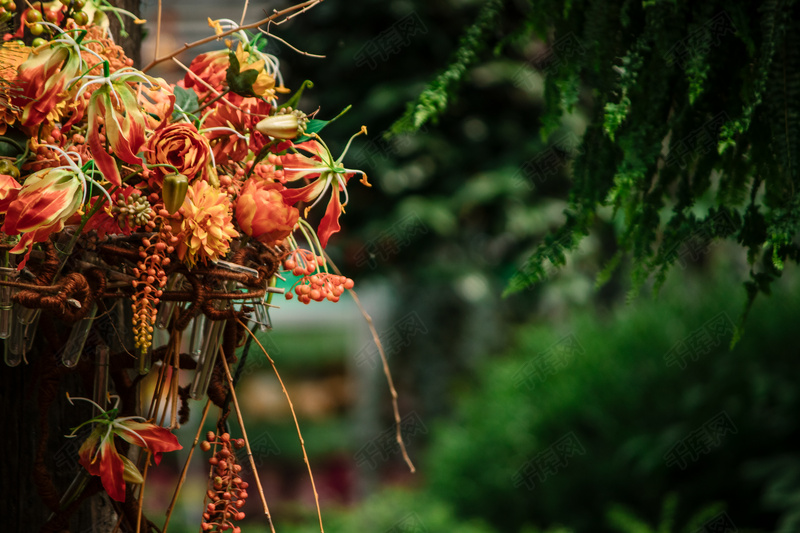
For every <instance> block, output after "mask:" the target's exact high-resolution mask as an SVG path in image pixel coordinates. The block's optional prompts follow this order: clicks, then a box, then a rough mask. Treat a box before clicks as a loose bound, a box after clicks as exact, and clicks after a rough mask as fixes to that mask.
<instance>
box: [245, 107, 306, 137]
mask: <svg viewBox="0 0 800 533" xmlns="http://www.w3.org/2000/svg"><path fill="white" fill-rule="evenodd" d="M256 129H257V130H258V131H259V132H261V133H263V134H264V135H268V136H270V137H272V138H274V139H295V138H297V137H298V136H299V135H301V134H302V133H303V131H305V121H304V120H301V119H300V118H299V117H298V116H297V115H296V114H295V113H286V114H279V115H272V116H271V117H267V118H265V119H263V120H261V122H259V123H258V124H256Z"/></svg>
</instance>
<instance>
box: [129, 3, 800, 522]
mask: <svg viewBox="0 0 800 533" xmlns="http://www.w3.org/2000/svg"><path fill="white" fill-rule="evenodd" d="M521 4H523V2H520V5H519V6H516V5H515V3H514V2H509V6H508V8H507V10H506V11H505V13H504V15H503V17H504V19H503V20H502V21H501V22H500V25H499V27H498V31H500V32H502V31H503V29H504V28H506V27H509V28H510V27H513V26H514V24H515V23H516V22H518V18H519V12H517V11H516V10H517V9H518V8H519V9H521V8H522V5H521ZM525 4H527V3H526V2H525ZM287 5H289V4H288V3H286V2H269V3H265V2H261V1H256V2H250V4H249V7H248V14H247V17H246V21H247V22H253V21H256V20H258V19H259V18H262V17H263V16H264V12H265V11H271V10H272V9H280V8H281V7H285V6H287ZM482 5H483V2H480V1H469V0H461V1H459V0H426V1H424V2H423V1H418V0H379V1H367V0H359V1H355V2H341V1H336V0H326V1H325V2H324V3H322V4H321V5H319V6H317V7H315V8H314V9H313V10H311V11H310V12H308V13H306V14H304V15H302V16H300V17H297V18H296V19H293V20H292V21H290V22H288V23H286V24H284V25H282V26H280V27H273V28H272V31H273V32H274V33H275V34H276V35H277V36H279V37H280V38H281V39H283V40H285V41H286V42H288V43H291V45H292V46H294V47H296V48H297V49H299V50H301V51H304V52H308V53H311V54H323V55H325V56H326V57H325V58H324V59H319V58H313V57H309V56H307V55H304V54H302V53H299V52H297V51H294V50H292V49H291V48H290V47H289V46H287V45H286V44H284V43H282V42H279V41H277V40H273V41H271V42H270V45H269V47H268V49H267V51H268V52H269V53H272V54H274V55H276V56H277V57H278V58H280V60H281V70H282V73H283V76H284V80H285V83H286V85H287V86H288V87H290V88H295V87H298V86H299V85H300V83H301V82H302V81H303V80H305V79H310V80H313V81H314V83H315V86H314V88H313V89H310V90H308V91H306V93H305V95H304V98H303V101H302V105H301V106H300V107H301V108H302V109H304V110H314V109H317V108H319V117H320V118H332V117H334V116H336V115H337V114H338V113H339V112H340V111H341V110H342V109H344V108H345V107H346V106H348V105H351V104H352V105H353V108H352V109H351V110H350V111H349V112H348V113H346V114H345V115H344V116H343V117H342V118H340V119H339V120H337V121H336V122H335V123H333V124H331V125H330V126H328V129H326V131H325V132H324V134H325V139H326V142H328V143H329V145H331V148H332V150H333V152H334V153H335V154H336V153H338V152H339V151H340V150H341V149H342V148H343V146H344V142H346V140H347V138H348V137H349V136H350V135H351V134H352V133H355V132H356V131H358V129H359V128H360V127H361V125H366V126H367V128H368V130H369V136H368V137H366V138H365V137H361V138H359V139H358V140H357V142H356V143H355V144H354V146H353V148H352V149H351V151H350V152H349V155H348V157H347V158H346V160H345V162H346V163H347V165H348V166H349V167H351V168H359V169H363V170H364V171H365V172H366V173H367V174H368V175H369V177H370V181H371V182H372V183H373V187H372V188H365V187H362V186H361V185H358V184H353V186H352V187H350V195H351V203H350V205H348V208H347V213H346V215H345V216H344V218H343V224H342V225H343V228H344V230H343V231H342V233H340V234H338V235H337V236H336V237H335V238H334V239H333V240H332V246H331V247H330V250H329V251H330V253H331V256H332V257H333V259H334V261H335V262H336V263H337V264H338V265H339V266H340V267H341V268H342V270H343V271H344V272H345V273H347V274H348V275H349V276H350V277H352V278H354V279H355V281H356V290H357V291H358V293H359V295H360V297H361V299H362V302H363V305H364V308H365V309H366V310H367V312H368V313H369V314H370V315H371V317H372V319H373V320H374V323H375V326H376V329H377V331H378V334H379V335H380V338H381V340H382V342H383V345H384V347H385V348H386V351H387V354H388V356H389V364H390V366H391V368H392V372H393V376H394V382H395V385H396V387H397V389H398V392H399V406H400V413H401V416H402V417H403V425H402V427H403V434H404V437H405V440H406V443H407V445H408V450H409V454H410V456H411V458H412V460H413V461H414V463H415V465H416V467H417V471H416V473H414V474H412V473H410V471H409V468H408V466H407V465H406V464H405V463H404V462H403V460H402V455H401V453H400V450H399V448H398V447H397V445H396V444H395V443H394V425H393V417H392V410H391V397H390V395H389V389H388V387H387V385H386V382H385V378H384V376H383V373H382V369H381V365H380V361H379V358H378V354H377V349H376V348H375V346H374V344H373V343H372V340H371V336H370V332H369V329H368V327H367V324H366V321H365V320H364V318H363V317H362V314H361V312H360V311H359V309H358V308H357V306H356V305H355V303H354V302H353V300H352V299H351V298H349V297H347V298H343V299H342V301H341V302H340V303H338V304H329V303H327V302H326V303H324V304H312V305H310V306H302V305H301V304H297V303H296V302H295V301H291V302H283V301H281V302H279V304H280V306H281V308H280V309H275V310H273V312H272V322H273V325H274V329H273V330H272V331H271V332H269V333H265V334H262V335H261V337H260V338H261V340H262V342H263V344H264V346H265V347H266V348H267V350H268V351H269V353H270V355H271V356H272V357H273V358H274V359H275V361H276V364H277V367H278V370H279V371H280V372H281V374H282V376H283V378H284V380H285V381H286V383H287V388H288V391H289V393H290V394H291V397H292V400H293V402H294V406H295V408H296V410H297V413H298V417H299V421H300V426H301V429H302V430H303V437H304V440H305V445H306V448H307V451H308V455H309V458H310V462H311V466H312V468H313V471H314V475H315V480H316V486H317V491H318V493H319V498H320V503H321V506H322V510H323V520H324V523H325V528H326V531H329V532H332V533H333V532H340V531H341V532H345V531H347V532H352V531H364V532H388V531H392V532H404V531H415V532H430V533H438V532H445V531H447V532H452V531H460V532H462V533H472V532H475V533H479V532H480V533H484V532H485V533H489V532H520V533H535V532H538V531H548V532H550V533H555V532H556V531H559V532H565V533H566V532H606V531H608V532H611V531H623V532H642V533H645V532H651V531H653V532H656V531H658V532H659V533H669V532H673V531H674V532H678V531H681V532H684V531H685V532H690V533H695V532H700V531H709V532H710V531H724V532H734V531H736V532H745V531H779V532H787V533H788V532H796V531H800V455H799V454H798V447H797V443H798V442H800V434H799V433H800V431H799V428H800V426H798V423H797V418H798V417H797V413H798V407H800V393H799V392H798V387H797V385H796V383H797V375H798V372H797V368H798V366H797V364H796V360H797V356H798V348H797V345H798V343H797V335H796V331H797V328H796V325H795V322H796V320H795V317H797V316H798V312H800V300H798V296H799V295H800V292H798V291H800V288H799V287H798V286H797V281H796V279H795V276H794V275H793V274H792V272H791V271H788V268H787V272H786V273H785V275H784V277H783V278H782V280H781V281H780V282H779V283H778V284H776V286H775V289H776V290H775V291H774V292H775V294H774V295H773V296H771V297H770V298H769V299H760V300H757V302H756V306H755V307H754V309H753V310H752V312H751V313H750V316H749V317H748V319H747V322H746V330H745V335H744V337H743V339H742V340H741V341H740V342H739V343H738V344H737V345H736V347H735V348H734V349H730V341H731V337H732V334H733V330H734V327H735V324H736V323H737V321H738V320H739V316H740V313H741V310H742V309H743V306H744V300H745V292H744V289H743V288H742V286H741V283H742V281H743V280H744V279H745V278H746V273H747V263H746V260H745V257H743V253H742V252H741V251H739V250H738V249H737V248H729V247H727V246H725V245H712V246H711V247H708V246H693V243H687V246H686V248H685V249H684V250H682V251H681V253H680V259H679V261H678V262H677V265H676V266H675V267H674V268H673V270H672V272H671V274H670V277H669V280H668V282H667V283H666V284H665V286H664V287H663V288H662V289H661V290H660V292H659V294H658V295H657V296H654V295H652V294H651V293H650V292H649V290H647V288H646V290H645V291H644V292H643V293H642V294H641V295H640V294H633V295H631V294H628V288H629V283H628V281H627V277H626V272H627V269H626V265H625V264H624V263H623V265H622V267H621V268H620V269H619V270H618V271H617V273H616V274H615V275H614V276H613V277H612V279H611V280H610V281H609V282H608V283H606V284H604V285H603V286H602V287H599V288H598V287H597V286H596V283H595V280H596V277H597V274H598V272H599V271H600V269H601V268H602V266H603V265H604V264H605V262H606V261H607V260H608V259H609V258H610V257H611V256H612V255H613V254H614V253H615V251H616V248H615V244H614V235H615V232H616V231H617V227H616V226H615V223H614V219H613V217H612V214H611V213H610V212H609V213H605V214H601V216H600V220H598V221H597V224H596V227H595V228H594V229H593V231H592V233H591V235H590V236H589V237H587V238H586V239H585V241H584V242H583V243H582V245H581V247H580V249H579V250H578V251H577V252H575V253H573V254H572V255H570V257H569V260H568V264H567V266H566V267H565V268H562V269H560V270H556V269H553V270H552V272H551V277H550V280H549V281H548V282H547V283H543V284H539V285H537V286H534V287H532V288H530V289H528V290H527V291H524V292H521V293H517V294H514V295H512V296H509V297H507V298H503V297H502V296H501V294H502V292H503V289H504V288H505V287H506V284H507V283H508V280H509V279H510V278H511V276H512V275H513V274H514V272H515V271H516V270H517V269H518V268H519V267H520V265H521V264H522V262H523V261H524V259H525V257H527V255H528V254H529V253H530V252H531V251H532V250H533V248H534V247H535V245H536V244H538V243H539V242H540V241H541V240H542V238H543V237H544V236H545V235H546V234H547V232H548V231H550V230H552V229H553V228H555V227H557V226H558V225H559V224H561V223H563V221H564V215H563V213H562V211H563V209H564V207H565V205H566V203H565V199H566V195H567V191H568V189H569V185H570V183H569V169H570V164H571V161H572V159H573V158H574V157H575V155H576V154H577V153H578V151H579V150H580V137H581V135H582V133H583V130H584V127H585V123H586V119H585V114H586V113H587V111H588V110H589V109H591V106H592V103H593V102H592V95H591V94H583V95H581V96H580V99H579V105H578V106H577V107H576V110H575V112H574V113H573V114H571V115H569V116H566V117H564V119H563V122H562V124H561V125H560V129H559V131H558V132H557V134H556V135H555V136H554V138H555V139H556V142H552V141H551V142H550V143H548V144H545V143H543V142H542V140H541V138H540V136H539V133H538V130H539V127H540V126H541V123H540V118H541V115H542V111H543V109H544V106H545V102H544V99H543V82H542V79H543V78H542V76H543V75H544V74H543V73H542V72H541V71H539V70H537V68H536V64H537V62H536V58H537V57H539V56H540V54H541V53H542V51H543V48H544V44H543V43H542V42H541V41H537V40H535V39H530V40H527V41H524V42H516V43H510V44H509V45H508V46H506V47H505V48H504V49H503V51H502V53H500V54H492V53H490V52H487V53H486V54H485V57H483V58H482V61H481V62H480V64H479V66H477V67H476V68H473V69H472V70H471V71H470V72H469V73H468V74H467V76H466V78H465V82H464V84H463V86H462V88H461V91H460V95H459V98H458V100H457V101H456V102H455V103H454V104H451V106H450V108H449V110H448V111H447V113H446V114H445V115H444V116H443V117H442V118H441V120H440V121H439V122H438V123H437V124H433V125H427V126H426V127H425V128H423V131H421V132H420V133H418V134H415V135H409V136H400V137H394V138H392V139H391V140H387V139H385V138H384V136H383V133H384V132H385V131H387V129H388V128H389V127H390V125H391V124H392V123H393V122H394V121H395V120H397V119H398V118H399V117H400V116H401V115H402V113H403V111H404V110H405V107H406V104H407V102H409V101H410V100H412V99H413V98H414V97H415V96H416V95H417V94H418V93H419V92H420V91H421V89H422V88H423V87H424V85H425V83H426V82H428V81H429V80H430V79H431V78H433V77H434V76H435V75H436V74H437V72H438V71H440V70H441V69H442V68H443V67H444V66H445V65H446V64H447V63H448V61H449V60H450V59H451V56H452V54H453V52H454V51H455V50H456V47H457V43H458V39H459V36H460V35H461V33H462V32H463V30H464V28H465V26H466V25H468V24H469V23H471V22H472V21H473V20H474V18H475V16H476V14H477V13H478V10H479V9H480V7H481V6H482ZM243 6H244V2H243V0H233V1H229V2H224V3H220V2H217V1H212V0H191V1H190V0H164V2H163V6H162V7H163V19H162V31H161V38H160V42H159V46H160V50H161V52H162V53H163V52H165V51H169V50H173V49H175V48H177V47H179V46H180V45H182V44H183V43H184V42H191V41H194V40H197V39H200V38H202V37H205V36H207V35H209V34H210V32H211V29H210V28H209V27H208V25H207V18H212V19H217V18H230V19H233V20H235V21H237V22H238V21H239V20H240V17H241V10H242V8H243ZM155 10H156V3H155V2H154V0H145V1H144V2H143V15H144V17H145V18H147V19H148V24H147V26H146V28H147V36H146V37H145V39H144V46H143V62H144V63H147V62H149V60H150V59H151V58H152V57H153V54H154V53H155V32H156V29H155V20H156V16H155V13H156V11H155ZM499 37H500V36H499ZM221 46H223V45H222V43H212V44H211V45H209V46H207V47H206V48H205V50H211V49H218V48H220V47H221ZM196 53H197V51H196V50H195V51H192V52H190V53H189V54H186V56H185V57H180V56H179V57H180V59H181V60H183V61H184V62H185V63H186V64H188V62H189V61H190V60H191V58H192V57H193V56H194V55H195V54H196ZM153 73H154V74H157V75H161V76H164V77H166V78H168V79H169V80H170V81H174V80H177V79H179V78H180V77H182V71H181V70H180V68H179V67H178V66H177V65H174V64H169V65H163V68H162V69H161V70H160V71H154V72H153ZM545 163H546V164H545ZM532 164H535V165H537V167H536V168H539V169H540V173H539V174H538V175H536V179H535V180H532V179H531V174H530V172H529V169H530V168H531V165H532ZM239 390H240V392H239V395H240V398H241V403H242V407H243V411H244V418H245V421H246V424H247V432H248V436H249V439H250V441H251V444H252V447H253V452H254V455H255V462H256V465H257V467H258V471H259V475H260V477H261V479H262V482H263V483H264V489H265V494H266V497H267V501H268V502H269V503H270V510H271V512H272V514H273V517H274V520H275V525H276V529H277V530H278V531H279V532H282V533H283V532H312V531H315V530H317V529H318V525H317V523H316V511H315V508H314V494H313V491H312V490H311V485H310V483H309V480H308V476H307V472H306V467H305V464H304V462H303V456H302V452H301V449H300V445H299V441H298V437H297V433H296V431H295V429H294V425H293V423H292V419H291V415H290V413H289V411H288V408H287V405H286V401H285V399H284V397H283V394H282V392H281V388H280V385H279V384H278V382H277V380H276V379H275V376H274V374H273V372H272V368H271V367H270V366H269V364H268V363H267V362H266V360H265V359H264V357H263V355H260V354H259V353H257V351H255V350H254V351H253V352H252V353H251V354H250V355H249V356H248V363H247V366H246V368H245V370H244V377H243V378H242V381H241V385H240V389H239ZM193 409H194V416H193V417H192V420H191V421H190V423H189V424H188V425H186V426H184V427H183V428H182V429H181V430H180V431H181V432H182V434H181V435H180V437H181V440H182V441H183V442H185V441H186V440H191V439H192V438H193V436H194V434H195V433H196V431H197V427H196V423H197V418H198V414H199V412H200V410H201V406H198V405H194V406H193ZM212 416H213V413H212ZM211 427H212V425H211V424H209V429H210V428H211ZM232 431H233V433H234V435H238V431H239V430H238V427H237V425H236V424H235V422H234V423H232ZM184 439H186V440H184ZM183 453H184V455H180V454H175V457H169V458H167V457H165V459H164V464H167V465H171V466H172V468H174V469H178V468H179V465H182V464H183V461H184V459H185V451H184V452H183ZM197 459H198V456H196V457H195V461H194V469H193V471H192V472H190V477H189V481H188V482H187V484H186V485H185V486H184V489H183V492H182V496H181V500H180V502H179V508H178V510H177V511H176V514H175V516H174V517H173V523H172V524H170V531H175V532H179V531H181V532H182V531H196V529H197V527H196V525H197V523H198V522H199V518H200V514H201V512H202V499H203V493H204V491H205V475H206V473H207V471H205V470H204V468H203V465H202V461H199V460H197ZM163 472H164V473H163V477H164V482H165V483H164V484H163V485H162V484H159V483H158V476H159V469H154V470H151V472H150V476H151V478H150V479H152V480H153V481H154V482H153V483H150V482H149V483H148V501H147V506H148V507H150V508H152V509H153V510H154V512H157V511H156V509H162V510H163V508H164V507H165V505H166V504H167V502H168V501H169V498H170V496H171V490H172V487H171V484H170V483H167V481H169V480H170V479H174V477H173V476H174V474H173V473H171V472H169V471H168V470H164V471H163ZM246 511H247V514H248V517H247V519H246V520H245V522H244V525H243V530H244V531H247V532H248V533H250V532H258V531H268V528H267V525H266V521H265V520H264V517H263V514H262V512H261V510H260V504H259V503H258V498H257V495H256V492H255V486H254V485H253V484H251V490H250V498H249V500H248V504H247V507H246Z"/></svg>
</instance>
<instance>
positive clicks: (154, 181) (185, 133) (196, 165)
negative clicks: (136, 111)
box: [145, 122, 217, 188]
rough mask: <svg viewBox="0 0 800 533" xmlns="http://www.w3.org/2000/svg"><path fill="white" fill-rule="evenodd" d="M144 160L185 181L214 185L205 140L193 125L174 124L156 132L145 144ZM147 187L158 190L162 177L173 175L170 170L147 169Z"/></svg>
mask: <svg viewBox="0 0 800 533" xmlns="http://www.w3.org/2000/svg"><path fill="white" fill-rule="evenodd" d="M145 157H146V158H147V161H148V163H150V164H159V163H160V164H168V165H172V166H173V167H175V169H177V172H178V173H179V174H183V175H184V176H186V177H187V178H188V179H189V181H190V182H191V181H194V180H195V179H196V178H200V179H204V180H207V181H210V182H212V183H214V184H215V183H216V181H217V174H216V171H215V170H214V166H213V165H212V163H211V162H212V158H211V149H210V148H209V146H208V140H206V138H205V137H203V136H202V135H200V134H199V133H198V132H197V128H195V127H194V125H193V124H188V123H186V122H178V123H175V124H170V125H169V126H166V127H164V128H161V129H159V130H156V132H155V133H154V134H153V135H152V136H151V137H150V138H149V139H148V140H147V146H146V148H145ZM150 171H151V174H150V177H149V178H148V181H149V182H150V186H151V187H154V188H160V187H161V184H162V182H163V181H164V176H166V175H167V174H174V173H175V170H174V169H172V168H170V167H154V168H152V169H150Z"/></svg>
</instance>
